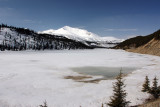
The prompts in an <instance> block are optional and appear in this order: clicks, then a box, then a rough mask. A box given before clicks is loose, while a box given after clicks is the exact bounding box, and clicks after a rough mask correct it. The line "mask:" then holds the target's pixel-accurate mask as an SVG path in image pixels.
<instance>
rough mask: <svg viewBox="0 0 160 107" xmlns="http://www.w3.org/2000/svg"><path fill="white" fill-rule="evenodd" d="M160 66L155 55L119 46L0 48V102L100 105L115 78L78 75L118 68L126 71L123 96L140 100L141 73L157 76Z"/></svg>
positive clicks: (33, 106)
mask: <svg viewBox="0 0 160 107" xmlns="http://www.w3.org/2000/svg"><path fill="white" fill-rule="evenodd" d="M159 65H160V57H157V56H151V55H142V54H135V53H129V52H125V51H123V50H110V49H94V50H69V51H68V50H61V51H23V52H8V51H6V52H0V106H1V107H37V106H38V105H40V104H43V101H45V100H46V101H47V103H48V105H49V107H79V106H80V105H81V106H82V107H100V106H101V103H107V102H108V101H109V98H110V96H111V95H112V83H113V82H115V80H114V79H108V80H101V81H98V82H96V83H94V82H79V80H77V79H84V80H85V81H89V80H94V79H99V78H103V77H106V78H110V76H109V75H111V77H115V76H116V75H117V72H119V70H120V68H121V67H122V69H123V68H124V71H125V70H126V73H127V74H128V73H129V74H128V75H127V76H125V78H124V79H125V84H126V85H127V87H126V90H127V92H128V96H127V99H128V100H130V101H131V102H132V103H131V105H134V104H139V103H142V102H143V101H144V99H145V98H146V97H147V96H148V95H147V94H145V93H142V92H141V86H142V84H143V81H144V78H145V76H146V75H148V76H149V78H150V79H153V78H154V76H155V75H156V76H157V78H159V79H160V66H159ZM107 70H108V71H107ZM97 71H98V72H97ZM106 72H107V73H106ZM85 76H86V77H85ZM107 76H109V77H107ZM66 77H68V78H66ZM71 78H72V79H71Z"/></svg>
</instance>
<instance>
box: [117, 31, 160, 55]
mask: <svg viewBox="0 0 160 107" xmlns="http://www.w3.org/2000/svg"><path fill="white" fill-rule="evenodd" d="M114 49H124V50H126V51H129V52H136V53H141V54H151V55H157V56H160V30H158V31H156V32H154V33H152V34H149V35H147V36H137V37H134V38H130V39H127V40H125V41H124V42H122V43H120V44H118V45H117V46H115V47H114Z"/></svg>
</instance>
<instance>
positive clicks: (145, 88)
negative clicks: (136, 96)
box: [142, 76, 150, 92]
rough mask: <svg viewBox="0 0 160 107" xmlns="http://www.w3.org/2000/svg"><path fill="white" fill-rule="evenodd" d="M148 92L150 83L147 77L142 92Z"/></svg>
mask: <svg viewBox="0 0 160 107" xmlns="http://www.w3.org/2000/svg"><path fill="white" fill-rule="evenodd" d="M149 91H150V81H149V79H148V76H146V78H145V82H144V84H143V88H142V92H149Z"/></svg>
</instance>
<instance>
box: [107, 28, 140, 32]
mask: <svg viewBox="0 0 160 107" xmlns="http://www.w3.org/2000/svg"><path fill="white" fill-rule="evenodd" d="M104 30H105V31H122V32H127V31H137V30H138V29H126V28H123V29H108V28H105V29H104Z"/></svg>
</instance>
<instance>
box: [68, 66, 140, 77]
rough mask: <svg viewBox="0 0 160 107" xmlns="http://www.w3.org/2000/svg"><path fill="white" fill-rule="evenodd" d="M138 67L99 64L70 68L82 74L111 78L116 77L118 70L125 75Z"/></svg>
mask: <svg viewBox="0 0 160 107" xmlns="http://www.w3.org/2000/svg"><path fill="white" fill-rule="evenodd" d="M136 69H138V68H134V67H100V66H97V67H96V66H85V67H74V68H71V70H72V71H74V72H77V73H80V74H84V75H93V76H103V77H104V78H103V79H113V78H115V77H117V75H118V74H119V73H120V70H121V72H122V73H123V74H125V75H127V74H129V73H132V72H133V71H135V70H136Z"/></svg>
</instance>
